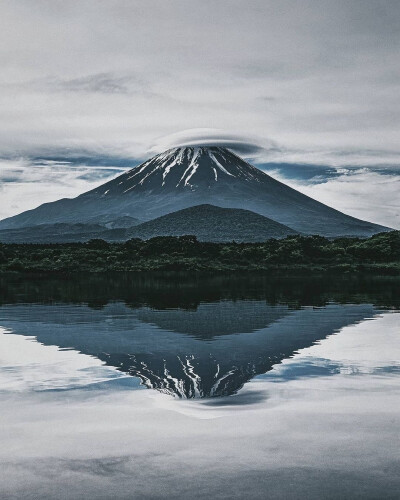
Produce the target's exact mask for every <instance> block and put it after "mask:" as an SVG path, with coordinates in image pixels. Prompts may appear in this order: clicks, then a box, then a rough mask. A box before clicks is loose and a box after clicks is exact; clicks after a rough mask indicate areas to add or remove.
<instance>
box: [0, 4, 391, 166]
mask: <svg viewBox="0 0 400 500" xmlns="http://www.w3.org/2000/svg"><path fill="white" fill-rule="evenodd" d="M210 8H212V15H210ZM227 12H229V15H227ZM399 20H400V4H399V3H398V2H396V1H390V0H389V1H386V2H384V3H381V4H379V6H377V4H376V2H374V1H372V0H366V1H365V2H362V3H360V2H348V1H341V0H339V1H338V2H335V3H334V4H333V3H332V2H330V1H328V0H322V1H318V2H317V1H312V0H305V1H304V2H301V4H298V3H293V2H290V1H285V0H284V1H282V2H279V4H277V3H276V2H274V1H272V0H271V1H268V0H255V1H254V2H251V5H248V6H246V8H244V7H243V2H241V1H238V0H220V1H219V2H217V3H215V2H213V3H212V7H211V3H210V2H209V1H208V0H207V1H204V2H195V3H193V5H192V4H191V5H190V6H189V4H188V3H187V2H186V1H184V0H174V1H173V2H168V4H167V3H166V2H164V1H162V0H152V1H151V2H146V7H145V8H143V3H142V2H141V1H138V0H133V1H132V2H125V1H122V0H116V1H113V2H96V1H90V0H83V1H82V2H79V5H77V4H76V3H74V2H65V3H60V2H54V3H52V5H51V6H49V3H48V2H47V1H42V0H38V1H37V2H35V3H34V4H32V2H29V1H23V0H22V1H21V2H3V3H2V4H1V6H0V23H1V26H0V28H1V29H0V42H1V46H3V47H7V50H6V51H3V52H1V53H0V62H1V67H2V72H1V75H0V86H1V90H2V92H1V93H0V106H1V109H2V117H3V119H2V121H1V122H0V154H11V153H15V152H18V154H23V155H25V156H30V155H31V154H32V150H34V151H35V154H39V155H40V154H42V155H43V151H47V150H48V149H49V148H50V147H51V148H55V149H57V148H66V147H68V148H78V149H79V148H81V149H85V148H86V149H88V150H89V149H90V150H93V151H94V152H96V151H97V150H107V151H108V152H109V153H112V152H118V154H119V153H120V152H121V151H125V153H126V154H128V156H133V157H139V156H142V155H143V154H144V153H145V152H146V151H147V150H148V148H149V145H151V144H154V143H155V141H156V138H157V137H165V136H168V135H171V134H174V133H176V131H179V130H189V129H200V128H202V129H204V128H212V129H220V130H225V131H229V133H231V134H233V135H237V136H239V137H242V136H246V137H261V138H262V137H266V138H267V140H266V142H265V144H264V145H263V144H260V146H261V147H265V148H266V149H267V150H269V148H270V146H269V139H268V138H270V137H273V138H274V140H275V141H276V142H277V143H278V144H280V145H282V149H281V150H280V151H277V152H276V153H277V154H276V156H279V155H280V156H281V157H280V161H286V160H285V158H284V156H285V154H286V153H287V152H295V153H296V156H297V157H298V158H300V157H301V160H300V161H301V162H307V157H308V156H313V157H315V158H316V163H320V164H321V163H323V164H326V161H323V159H324V158H325V159H327V160H328V161H329V162H331V161H332V162H336V161H337V162H339V161H340V153H341V152H346V151H347V152H348V153H349V154H352V155H359V156H360V157H361V158H366V159H367V160H368V161H369V162H370V159H371V158H372V157H373V156H376V154H375V153H378V154H379V156H382V158H386V157H387V155H389V156H391V157H392V158H394V156H395V157H396V162H397V161H398V157H399V147H398V144H399V141H398V114H399V111H400V108H399V107H400V104H399V100H398V90H399V89H398V82H399V80H400V68H399V67H398V66H396V65H394V64H393V61H395V60H396V58H397V54H398V52H399V49H400V37H399V36H398V23H399ZM16 27H18V29H16ZM257 145H258V143H257ZM285 152H286V153H285ZM392 152H393V153H394V156H393V155H392ZM345 160H346V159H345ZM385 161H386V160H385Z"/></svg>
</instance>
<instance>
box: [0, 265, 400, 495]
mask: <svg viewBox="0 0 400 500" xmlns="http://www.w3.org/2000/svg"><path fill="white" fill-rule="evenodd" d="M399 313H400V279H399V278H395V277H372V276H362V275H359V276H342V277H334V276H314V277H313V276H308V277H282V276H263V275H255V274H248V275H235V276H230V275H225V276H224V275H215V276H211V275H210V276H207V275H187V274H172V273H170V274H145V273H143V274H133V273H131V274H129V273H126V274H122V273H121V274H114V275H112V274H110V275H88V276H79V277H68V278H67V277H56V276H52V277H51V276H50V277H40V276H24V275H17V274H16V275H10V276H3V277H1V278H0V399H1V403H0V404H1V411H0V419H1V425H0V442H1V447H0V496H1V498H4V499H21V498H24V499H82V498H85V499H109V498H112V499H136V498H137V499H142V498H145V499H161V498H173V499H186V498H190V499H197V498H207V499H210V498H212V499H219V498H221V499H239V498H240V499H241V498H246V499H247V498H260V499H265V498H268V499H275V498H276V499H305V498H306V499H331V498H332V499H338V498H340V499H347V498H348V499H350V498H351V499H353V498H360V499H361V498H362V499H366V498H367V499H369V498H371V499H377V498H379V499H382V498H385V499H386V498H388V499H389V498H390V499H395V498H396V499H397V498H399V491H400V478H399V470H400V454H399V444H400V443H399V434H400V432H399V431H400V418H399V408H400V314H399Z"/></svg>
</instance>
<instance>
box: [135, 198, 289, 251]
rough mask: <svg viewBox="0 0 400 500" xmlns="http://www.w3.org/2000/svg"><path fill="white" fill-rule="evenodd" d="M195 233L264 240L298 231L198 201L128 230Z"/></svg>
mask: <svg viewBox="0 0 400 500" xmlns="http://www.w3.org/2000/svg"><path fill="white" fill-rule="evenodd" d="M185 234H193V235H195V236H196V237H197V239H198V240H200V241H219V242H224V241H233V240H235V241H237V242H242V241H247V242H251V241H253V242H257V241H265V240H268V239H269V238H284V237H285V236H289V235H291V234H297V233H296V231H293V229H290V227H287V226H284V225H283V224H279V222H275V221H273V220H271V219H268V218H267V217H264V216H263V215H259V214H256V213H254V212H251V211H250V210H243V209H239V208H220V207H215V206H214V205H197V206H195V207H190V208H184V209H182V210H178V211H177V212H173V213H172V214H167V215H163V216H161V217H157V218H156V219H153V220H151V221H148V222H144V223H143V224H140V225H138V226H136V227H134V228H133V229H130V230H129V231H128V235H129V237H130V238H133V237H135V238H141V239H143V240H146V239H149V238H153V237H154V236H183V235H185Z"/></svg>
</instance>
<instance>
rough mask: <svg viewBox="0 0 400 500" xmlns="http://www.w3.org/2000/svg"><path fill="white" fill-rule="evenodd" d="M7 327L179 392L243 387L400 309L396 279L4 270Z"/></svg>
mask: <svg viewBox="0 0 400 500" xmlns="http://www.w3.org/2000/svg"><path fill="white" fill-rule="evenodd" d="M0 284H1V296H0V301H1V307H0V324H1V326H3V327H6V328H7V329H8V330H9V331H10V332H11V333H13V334H21V335H26V336H34V337H35V338H36V339H37V341H38V342H40V343H42V344H44V345H56V346H58V347H60V348H63V349H65V348H68V349H74V350H76V351H79V352H81V353H84V354H87V355H91V356H95V357H97V358H98V359H100V360H102V361H103V362H104V363H105V364H106V365H109V366H114V367H116V368H117V369H118V370H120V371H122V372H125V373H128V374H130V375H132V376H135V377H138V378H139V379H140V380H141V382H142V384H143V385H144V386H146V387H148V388H152V389H157V390H158V391H161V392H164V393H167V394H170V395H173V396H178V397H180V398H209V397H221V396H229V395H233V394H236V393H237V392H238V391H239V390H240V389H241V388H242V387H243V385H244V384H245V383H246V382H248V381H249V380H251V379H252V378H253V377H254V376H256V375H260V374H263V373H266V372H268V371H269V370H271V368H272V367H273V365H275V364H277V363H280V362H281V361H282V360H284V359H287V358H290V357H292V356H293V355H294V354H295V353H296V352H297V351H298V350H300V349H303V348H306V347H309V346H311V345H313V344H315V343H317V342H318V341H320V340H322V339H324V338H326V337H328V336H329V335H332V334H334V333H335V332H336V331H338V330H339V329H341V328H343V327H345V326H347V325H351V324H354V323H357V322H361V321H363V320H365V319H367V318H371V317H372V316H374V315H376V314H377V313H378V312H379V310H380V309H382V308H387V307H398V306H399V304H398V303H397V302H396V301H398V299H397V297H399V294H398V291H399V282H398V280H395V279H390V278H369V279H367V278H363V277H358V278H344V279H334V278H329V279H328V278H327V277H323V278H313V279H306V278H304V277H303V278H297V279H295V278H291V279H289V278H273V277H256V276H243V277H240V276H236V277H232V276H225V277H223V276H221V277H206V276H202V277H200V276H197V277H196V276H195V277H193V276H185V275H171V274H170V275H114V276H111V275H109V276H91V277H87V278H84V277H80V278H68V279H66V278H64V279H63V278H56V277H53V278H39V277H35V278H33V277H29V278H28V277H25V278H24V277H23V276H19V277H16V276H14V277H4V278H2V279H1V280H0Z"/></svg>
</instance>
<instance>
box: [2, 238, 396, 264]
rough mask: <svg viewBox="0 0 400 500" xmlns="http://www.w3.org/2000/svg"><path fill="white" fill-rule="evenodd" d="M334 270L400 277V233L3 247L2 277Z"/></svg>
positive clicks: (92, 241)
mask: <svg viewBox="0 0 400 500" xmlns="http://www.w3.org/2000/svg"><path fill="white" fill-rule="evenodd" d="M153 270H154V271H156V270H172V271H212V272H214V271H239V270H244V271H258V270H266V271H267V270H288V271H290V270H298V271H306V272H307V271H309V270H321V271H325V270H333V271H337V272H350V271H372V272H373V271H376V272H380V273H384V274H400V231H390V232H385V233H379V234H376V235H374V236H372V237H370V238H367V239H362V238H348V237H343V238H336V239H327V238H324V237H322V236H298V235H296V236H288V237H286V238H283V239H270V240H267V241H264V242H260V243H236V242H230V243H207V242H200V241H198V240H197V239H196V237H195V236H191V235H187V236H180V237H172V236H165V237H156V238H151V239H149V240H141V239H136V238H134V239H130V240H128V241H126V242H123V243H108V242H106V241H104V240H100V239H93V240H90V241H88V242H87V243H64V244H2V243H0V272H2V273H5V272H44V273H48V272H58V273H67V274H70V273H77V272H106V271H153Z"/></svg>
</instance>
